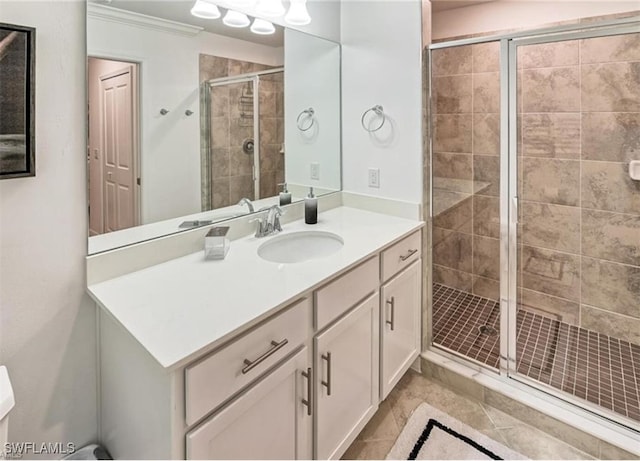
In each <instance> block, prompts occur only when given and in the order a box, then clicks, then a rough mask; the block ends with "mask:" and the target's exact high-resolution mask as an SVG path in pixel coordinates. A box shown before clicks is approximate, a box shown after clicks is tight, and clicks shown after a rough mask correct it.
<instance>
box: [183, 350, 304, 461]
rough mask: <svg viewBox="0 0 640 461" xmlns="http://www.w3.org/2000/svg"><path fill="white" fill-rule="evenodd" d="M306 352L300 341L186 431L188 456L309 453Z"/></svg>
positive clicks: (300, 456) (251, 456) (279, 456)
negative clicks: (290, 354)
mask: <svg viewBox="0 0 640 461" xmlns="http://www.w3.org/2000/svg"><path fill="white" fill-rule="evenodd" d="M308 352H309V351H308V349H307V348H306V347H303V348H302V349H301V350H299V351H298V352H297V353H296V354H295V355H294V356H293V357H291V358H290V359H288V360H287V361H286V362H285V363H283V364H282V365H280V366H279V367H277V368H276V369H275V370H274V371H272V372H271V373H269V374H268V375H267V376H266V377H264V378H263V379H261V380H260V381H259V382H258V383H256V384H255V385H253V386H252V387H251V388H249V390H247V391H246V392H245V393H244V394H242V395H241V396H240V397H238V398H236V399H235V400H233V401H232V402H231V403H230V404H229V405H227V406H225V407H224V408H223V409H222V410H220V411H219V412H217V413H216V414H215V415H214V416H212V417H211V418H210V419H208V420H207V421H205V422H204V423H202V424H201V425H199V426H198V427H196V428H195V429H193V430H192V431H190V432H189V433H187V436H186V437H187V446H186V449H187V459H310V458H311V421H312V415H311V414H310V412H309V411H308V409H309V408H310V405H311V402H312V399H311V396H310V392H311V385H310V384H311V381H310V379H311V378H310V376H309V375H310V373H309V371H310V369H311V368H310V367H309V366H308V365H309V363H308V362H309V354H308Z"/></svg>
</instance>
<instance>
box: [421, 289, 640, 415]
mask: <svg viewBox="0 0 640 461" xmlns="http://www.w3.org/2000/svg"><path fill="white" fill-rule="evenodd" d="M516 324H517V335H516V338H517V357H516V360H517V363H516V365H517V370H518V373H520V374H522V375H525V376H528V377H530V378H532V379H535V380H537V381H540V382H542V383H545V384H548V385H550V386H552V387H554V388H556V389H559V390H561V391H564V392H567V393H569V394H571V395H574V396H576V397H579V398H582V399H585V400H587V401H589V402H593V403H596V404H598V405H600V406H602V407H604V408H607V409H609V410H612V411H614V412H616V413H618V414H621V415H624V416H626V417H628V418H630V419H633V420H635V421H640V390H639V389H640V346H639V345H637V344H632V343H629V342H626V341H621V340H618V339H616V338H612V337H609V336H606V335H602V334H599V333H596V332H593V331H589V330H585V329H583V328H580V327H577V326H574V325H569V324H567V323H563V322H560V321H558V320H555V319H552V318H549V317H546V316H543V315H540V314H538V313H535V312H531V311H528V310H525V309H520V310H519V312H518V317H517V321H516ZM481 327H483V328H482V330H483V331H482V332H481ZM499 330H500V309H499V304H498V302H496V301H494V300H491V299H487V298H482V297H480V296H476V295H472V294H469V293H466V292H464V291H461V290H456V289H454V288H449V287H446V286H444V285H440V284H434V286H433V332H434V338H433V340H434V343H435V344H437V345H439V346H441V347H444V348H446V349H448V350H451V351H453V352H456V353H459V354H462V355H464V356H465V357H467V358H470V359H472V360H476V361H478V362H480V363H481V364H483V365H486V366H488V367H491V368H496V369H497V368H498V365H499V354H500V336H499V334H497V333H498V332H499ZM494 332H495V333H496V334H492V333H494Z"/></svg>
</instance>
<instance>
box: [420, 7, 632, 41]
mask: <svg viewBox="0 0 640 461" xmlns="http://www.w3.org/2000/svg"><path fill="white" fill-rule="evenodd" d="M639 10H640V2H638V1H637V0H632V1H575V0H573V1H557V0H538V1H525V0H499V1H494V2H489V3H483V4H479V5H475V6H470V7H465V8H456V9H453V10H445V11H440V12H437V13H434V14H433V21H432V27H433V31H432V34H433V39H434V40H437V39H442V38H448V37H458V36H461V35H469V34H478V33H483V32H494V31H500V30H505V29H528V28H532V27H536V26H540V25H545V24H549V23H553V22H560V21H570V20H573V19H578V18H587V17H591V16H604V15H608V14H615V13H622V12H627V11H639Z"/></svg>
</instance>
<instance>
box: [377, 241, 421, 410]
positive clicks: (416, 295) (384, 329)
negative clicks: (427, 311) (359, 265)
mask: <svg viewBox="0 0 640 461" xmlns="http://www.w3.org/2000/svg"><path fill="white" fill-rule="evenodd" d="M421 248H422V245H421V239H420V233H419V232H416V233H414V234H412V235H410V236H409V237H407V238H405V239H403V240H401V241H400V242H398V243H396V244H395V245H393V246H392V247H390V248H389V249H387V250H385V251H383V253H382V258H381V268H382V269H381V274H382V276H383V282H384V283H383V285H382V287H381V289H380V399H381V400H384V399H385V398H386V397H387V395H389V392H391V390H392V389H393V388H394V387H395V385H396V384H397V383H398V381H399V380H400V378H402V376H403V375H404V373H405V372H406V371H407V369H409V367H410V366H411V364H412V363H413V362H414V360H415V359H416V358H417V357H418V355H419V353H420V342H421V322H420V305H421V289H422V280H421V274H422V262H421V260H420V256H421V253H422V251H421Z"/></svg>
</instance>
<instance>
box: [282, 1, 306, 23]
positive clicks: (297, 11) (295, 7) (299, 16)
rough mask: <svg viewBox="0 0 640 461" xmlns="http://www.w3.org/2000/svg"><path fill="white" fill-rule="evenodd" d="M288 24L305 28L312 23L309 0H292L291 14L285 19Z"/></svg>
mask: <svg viewBox="0 0 640 461" xmlns="http://www.w3.org/2000/svg"><path fill="white" fill-rule="evenodd" d="M284 20H285V22H286V23H287V24H291V25H292V26H304V25H307V24H309V23H310V22H311V16H309V12H308V11H307V0H291V6H290V7H289V12H288V13H287V15H286V16H285V17H284Z"/></svg>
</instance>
